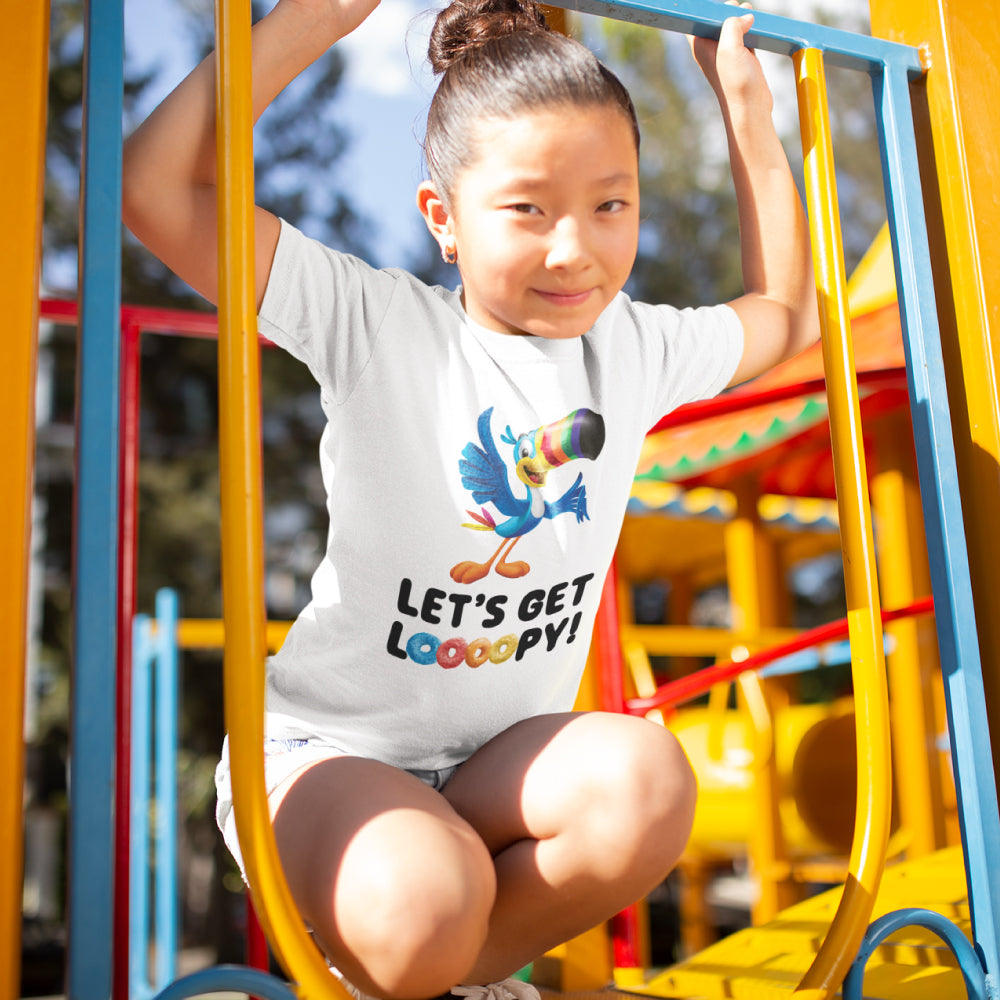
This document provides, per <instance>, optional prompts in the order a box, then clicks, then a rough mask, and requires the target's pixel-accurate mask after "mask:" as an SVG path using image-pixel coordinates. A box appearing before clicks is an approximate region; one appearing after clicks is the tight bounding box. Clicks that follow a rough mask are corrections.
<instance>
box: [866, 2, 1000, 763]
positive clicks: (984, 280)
mask: <svg viewBox="0 0 1000 1000" xmlns="http://www.w3.org/2000/svg"><path fill="white" fill-rule="evenodd" d="M870 5H871V21H872V34H873V35H876V36H878V37H880V38H887V39H890V40H892V41H899V42H905V43H907V44H910V45H919V46H921V47H922V48H923V49H924V51H925V52H926V54H927V60H928V62H929V64H930V69H931V71H930V72H928V73H927V74H926V75H925V77H924V78H923V80H922V81H920V82H919V83H917V84H914V85H912V87H911V90H912V94H913V101H914V124H915V127H916V138H917V147H918V153H919V156H920V161H921V163H920V170H921V176H922V179H923V190H924V208H925V211H926V213H927V230H928V237H929V240H930V249H931V264H932V267H933V272H934V289H935V297H936V301H937V311H938V321H939V324H940V328H941V347H942V351H943V354H944V364H945V369H946V376H947V382H948V398H949V400H950V410H951V418H952V431H953V433H954V436H955V457H956V461H957V466H958V479H959V489H960V490H961V494H962V511H963V514H964V518H965V534H966V540H967V543H968V552H969V571H970V575H971V581H972V591H973V597H974V601H975V607H976V627H977V629H978V631H979V645H980V651H981V654H982V655H981V660H982V665H983V685H984V687H985V689H986V700H987V705H986V707H987V712H988V714H989V719H990V730H991V733H992V749H993V768H994V771H995V772H996V773H997V774H1000V616H998V615H997V614H996V593H997V586H998V584H1000V576H998V571H997V561H996V553H997V552H998V551H1000V518H998V517H997V510H998V509H1000V476H998V475H997V469H998V467H1000V375H998V372H1000V336H998V335H997V334H996V332H995V331H996V326H997V316H998V310H1000V269H998V268H997V267H996V266H995V264H994V263H993V262H995V261H996V260H997V259H1000V202H998V200H997V196H996V177H997V175H998V172H1000V118H998V116H997V113H996V107H995V104H994V102H995V100H996V90H997V86H996V85H997V82H998V76H997V51H998V50H1000V22H998V21H997V17H996V10H995V7H994V5H993V3H992V2H991V0H870Z"/></svg>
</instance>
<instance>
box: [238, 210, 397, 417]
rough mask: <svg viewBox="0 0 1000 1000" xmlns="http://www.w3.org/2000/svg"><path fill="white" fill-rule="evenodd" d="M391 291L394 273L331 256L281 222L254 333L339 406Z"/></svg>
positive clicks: (372, 340)
mask: <svg viewBox="0 0 1000 1000" xmlns="http://www.w3.org/2000/svg"><path fill="white" fill-rule="evenodd" d="M397 284H398V278H397V276H396V275H395V273H394V272H392V271H379V270H376V269H375V268H373V267H371V266H370V265H368V264H366V263H365V262H364V261H362V260H360V259H359V258H357V257H353V256H351V255H350V254H345V253H340V252H338V251H336V250H331V249H330V248H329V247H326V246H324V245H323V244H322V243H320V242H318V241H317V240H313V239H310V238H309V237H307V236H305V235H304V234H303V233H301V232H300V231H299V230H297V229H296V228H295V227H293V226H291V225H289V224H288V223H287V222H285V221H282V223H281V232H280V235H279V237H278V245H277V248H276V250H275V254H274V261H273V263H272V264H271V272H270V275H269V277H268V282H267V288H266V289H265V291H264V298H263V301H262V302H261V307H260V313H259V316H258V319H259V325H260V332H261V333H262V334H263V335H264V336H265V337H267V338H268V340H271V341H273V342H274V343H275V344H277V345H278V346H279V347H282V348H284V349H285V350H286V351H288V352H289V353H290V354H292V355H293V356H294V357H296V358H298V359H299V360H300V361H302V362H304V363H305V364H306V365H308V366H309V369H310V371H311V372H312V373H313V376H314V377H315V378H316V381H317V382H319V384H320V385H321V386H322V387H323V388H324V389H326V390H327V391H328V392H329V393H330V395H331V397H332V398H333V399H334V400H335V401H338V402H339V401H342V400H344V399H346V398H347V396H349V395H350V393H351V391H352V389H353V388H354V385H355V384H356V383H357V380H358V378H359V377H360V375H361V373H362V372H363V371H364V369H365V366H366V365H367V363H368V361H369V359H370V358H371V355H372V352H373V350H374V348H375V342H376V340H377V338H378V333H379V329H380V326H381V323H382V320H383V318H384V317H385V314H386V310H387V309H388V306H389V302H390V301H391V299H392V296H393V294H394V293H395V290H396V287H397Z"/></svg>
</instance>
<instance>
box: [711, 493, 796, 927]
mask: <svg viewBox="0 0 1000 1000" xmlns="http://www.w3.org/2000/svg"><path fill="white" fill-rule="evenodd" d="M735 495H736V516H735V517H734V518H733V519H732V520H731V521H729V522H727V523H726V526H725V550H726V575H727V578H728V581H729V604H730V613H731V617H732V621H731V628H733V629H734V630H736V631H739V632H748V633H754V632H759V631H760V629H762V628H763V627H764V626H766V625H777V624H778V622H777V618H776V614H777V606H778V588H777V584H776V563H775V552H774V546H773V544H772V543H771V541H770V539H769V538H767V536H766V535H765V533H764V529H763V527H762V525H761V523H760V516H759V514H758V512H757V501H758V499H759V491H758V489H757V488H756V485H755V484H754V483H753V482H749V481H744V482H741V483H738V484H737V486H736V489H735ZM757 693H758V694H759V696H760V700H761V706H760V707H761V708H762V709H763V711H764V713H765V714H766V715H767V716H769V717H770V718H771V719H773V718H774V715H775V712H776V711H777V710H778V709H779V708H780V707H783V706H784V703H785V702H786V701H787V698H786V697H785V692H784V690H783V689H782V688H781V687H780V686H779V685H776V684H770V683H766V682H762V683H761V684H760V686H759V689H757ZM753 814H754V822H753V834H752V837H751V840H750V843H749V844H748V850H749V857H750V863H751V867H752V869H753V871H754V874H755V875H756V877H757V879H758V887H759V895H758V897H757V901H756V902H755V903H754V906H753V913H752V916H753V922H754V923H755V924H762V923H766V922H767V921H768V920H771V919H772V918H773V917H774V916H775V915H776V914H777V913H779V912H780V911H781V910H783V909H784V908H785V907H786V906H790V905H791V904H792V903H794V902H796V900H797V899H798V893H797V892H796V887H795V885H794V883H793V882H792V881H791V879H790V877H789V876H790V873H789V869H788V865H787V856H786V850H785V841H784V836H783V834H782V830H781V813H780V781H779V778H778V769H777V763H776V760H775V755H774V745H773V730H772V728H771V726H770V725H767V726H766V727H763V728H762V729H760V730H759V731H758V738H757V739H756V740H755V746H754V771H753Z"/></svg>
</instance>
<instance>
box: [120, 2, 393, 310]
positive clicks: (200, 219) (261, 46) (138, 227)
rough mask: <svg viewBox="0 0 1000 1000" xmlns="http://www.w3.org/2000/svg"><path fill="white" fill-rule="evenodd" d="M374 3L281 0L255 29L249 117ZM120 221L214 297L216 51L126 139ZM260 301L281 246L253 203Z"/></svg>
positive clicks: (273, 225)
mask: <svg viewBox="0 0 1000 1000" xmlns="http://www.w3.org/2000/svg"><path fill="white" fill-rule="evenodd" d="M377 4H378V0H280V2H279V3H278V5H277V6H276V7H275V8H274V9H273V10H272V11H271V12H270V13H269V14H268V15H267V16H266V17H264V18H263V19H262V20H261V21H260V22H258V23H257V24H256V25H255V26H254V28H253V116H254V121H256V120H257V119H258V118H259V117H260V115H261V114H262V113H263V111H264V109H265V108H266V107H267V106H268V105H269V104H270V103H271V101H273V100H274V98H275V97H276V96H277V95H278V94H279V93H280V92H281V91H282V90H283V89H284V87H285V86H287V85H288V84H289V83H290V82H291V81H292V80H293V79H294V78H295V77H296V76H298V74H299V73H301V72H302V71H303V70H304V69H305V68H306V67H307V66H309V65H310V64H312V63H313V62H314V61H315V60H316V59H318V58H319V57H320V56H321V55H322V54H323V53H324V52H325V51H326V50H327V49H328V48H329V47H330V46H331V45H332V44H333V43H334V42H336V41H337V40H338V39H340V38H343V37H344V36H345V35H347V34H348V33H349V32H351V31H353V30H354V28H356V27H357V26H358V25H359V24H360V23H361V22H362V21H363V20H364V19H365V18H366V17H367V16H368V14H369V13H371V11H372V10H374V8H375V7H376V6H377ZM123 168H124V177H123V204H122V218H123V221H124V222H125V224H126V225H127V226H128V227H129V229H131V230H132V232H133V233H135V235H136V236H137V237H138V238H139V239H140V240H141V241H142V242H143V243H144V244H145V245H146V246H147V247H148V248H149V249H150V250H151V251H152V252H153V253H154V254H156V256H157V257H159V258H160V260H162V261H163V262H164V263H165V264H166V265H167V266H168V267H169V268H170V269H171V270H172V271H174V272H175V273H176V274H178V275H179V276H180V277H181V278H183V279H184V280H185V281H187V282H188V283H189V284H190V285H191V286H192V287H193V288H195V289H196V290H197V291H198V292H200V293H201V294H202V295H204V296H205V297H206V298H207V299H209V300H210V301H212V302H216V301H217V299H218V275H217V260H218V252H217V245H216V222H215V220H216V169H215V57H214V55H211V56H209V57H208V58H207V59H205V60H204V61H203V62H202V63H201V64H200V65H199V66H197V67H196V68H195V69H194V70H193V71H192V72H191V73H190V75H189V76H187V77H186V78H185V79H184V80H183V81H182V82H181V83H180V84H179V85H178V86H177V88H176V89H175V90H174V91H173V92H172V93H171V94H170V95H169V96H168V97H167V98H166V99H165V100H164V101H163V103H162V104H161V105H160V106H159V107H158V108H157V109H156V110H155V111H154V112H153V113H152V114H151V115H150V116H149V118H147V119H146V121H145V122H143V124H142V125H140V126H139V128H137V129H136V130H135V132H133V133H132V135H131V136H130V137H129V138H128V140H127V141H126V143H125V150H124V164H123ZM254 220H255V237H254V246H255V254H256V266H255V279H256V288H257V305H258V307H259V306H260V302H261V300H262V298H263V295H264V290H265V288H266V286H267V279H268V275H269V273H270V269H271V261H272V260H273V258H274V250H275V247H276V245H277V242H278V232H279V223H278V220H277V218H275V216H273V215H272V214H271V213H270V212H267V211H265V210H264V209H262V208H259V207H258V208H256V209H255V215H254Z"/></svg>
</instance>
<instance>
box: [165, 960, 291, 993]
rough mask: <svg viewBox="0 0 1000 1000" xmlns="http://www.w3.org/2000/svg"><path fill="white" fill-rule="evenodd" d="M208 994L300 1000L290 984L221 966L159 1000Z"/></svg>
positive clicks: (196, 975) (238, 967) (179, 983)
mask: <svg viewBox="0 0 1000 1000" xmlns="http://www.w3.org/2000/svg"><path fill="white" fill-rule="evenodd" d="M206 993H248V994H249V995H250V996H252V997H260V998H261V1000H298V998H297V996H296V994H295V993H294V992H293V991H292V990H291V989H290V988H289V986H288V984H287V983H284V982H282V981H281V980H280V979H278V978H276V977H275V976H272V975H270V974H269V973H267V972H261V971H260V970H259V969H248V968H246V967H245V966H242V965H217V966H216V967H215V968H214V969H203V970H202V971H201V972H194V973H192V974H191V975H189V976H185V977H184V978H183V979H178V980H177V982H175V983H172V984H171V985H170V986H168V987H167V988H166V989H165V990H163V991H162V992H161V993H158V994H157V995H156V1000H187V998H188V997H197V996H202V995H204V994H206Z"/></svg>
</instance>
